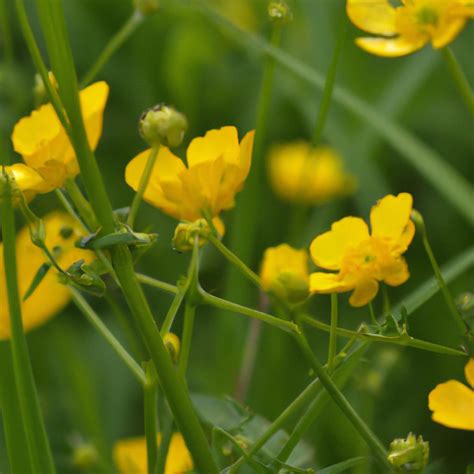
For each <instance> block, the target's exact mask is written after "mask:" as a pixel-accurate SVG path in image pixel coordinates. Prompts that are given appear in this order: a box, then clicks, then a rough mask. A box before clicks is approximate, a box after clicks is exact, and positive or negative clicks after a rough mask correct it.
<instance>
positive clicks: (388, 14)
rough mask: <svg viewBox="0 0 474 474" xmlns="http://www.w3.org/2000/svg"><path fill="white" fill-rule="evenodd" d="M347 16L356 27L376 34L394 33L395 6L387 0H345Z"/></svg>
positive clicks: (395, 30)
mask: <svg viewBox="0 0 474 474" xmlns="http://www.w3.org/2000/svg"><path fill="white" fill-rule="evenodd" d="M346 11H347V16H348V17H349V18H350V20H351V21H352V23H354V25H356V26H357V27H358V28H360V29H361V30H364V31H368V32H369V33H373V34H378V35H385V36H390V35H395V34H396V33H397V28H396V25H395V8H394V7H392V5H390V2H389V1H388V0H371V1H368V0H347V5H346Z"/></svg>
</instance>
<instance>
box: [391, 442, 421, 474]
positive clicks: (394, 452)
mask: <svg viewBox="0 0 474 474" xmlns="http://www.w3.org/2000/svg"><path fill="white" fill-rule="evenodd" d="M429 455H430V446H429V443H428V441H423V437H422V436H418V437H416V435H414V434H413V433H409V434H408V436H407V438H406V439H403V438H399V439H395V440H393V441H392V442H391V443H390V449H389V453H388V461H389V462H390V464H392V465H393V466H395V467H398V468H401V469H402V472H414V473H417V472H418V473H422V472H423V470H424V468H425V467H426V465H427V464H428V458H429Z"/></svg>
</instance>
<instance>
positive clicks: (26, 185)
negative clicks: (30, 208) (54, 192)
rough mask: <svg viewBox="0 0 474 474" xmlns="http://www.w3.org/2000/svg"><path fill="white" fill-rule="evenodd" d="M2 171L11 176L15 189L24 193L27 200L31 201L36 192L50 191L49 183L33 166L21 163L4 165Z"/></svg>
mask: <svg viewBox="0 0 474 474" xmlns="http://www.w3.org/2000/svg"><path fill="white" fill-rule="evenodd" d="M2 171H4V172H5V173H7V175H8V176H10V178H13V180H14V183H15V184H16V187H17V189H19V190H20V191H21V192H22V193H23V194H24V196H25V198H26V200H27V201H31V200H32V199H33V198H34V197H35V196H36V194H38V193H47V192H49V191H51V187H50V186H49V184H48V183H47V182H46V181H45V180H44V179H43V178H42V177H41V176H40V175H39V174H38V173H37V172H36V171H35V170H34V169H33V168H30V167H29V166H27V165H25V164H23V163H16V164H14V165H11V166H4V167H3V168H2V170H0V172H2Z"/></svg>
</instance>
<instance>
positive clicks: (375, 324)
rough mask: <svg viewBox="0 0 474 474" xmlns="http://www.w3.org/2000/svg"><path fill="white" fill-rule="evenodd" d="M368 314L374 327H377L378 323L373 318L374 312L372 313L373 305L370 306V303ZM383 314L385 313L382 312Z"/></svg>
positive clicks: (374, 317)
mask: <svg viewBox="0 0 474 474" xmlns="http://www.w3.org/2000/svg"><path fill="white" fill-rule="evenodd" d="M368 306H369V314H370V321H371V322H372V324H373V325H374V326H378V325H379V322H378V321H377V317H376V316H375V311H374V305H373V304H372V301H370V302H369V305H368ZM383 313H384V314H386V313H385V311H384V312H383Z"/></svg>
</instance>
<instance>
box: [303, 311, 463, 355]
mask: <svg viewBox="0 0 474 474" xmlns="http://www.w3.org/2000/svg"><path fill="white" fill-rule="evenodd" d="M300 320H301V321H302V322H304V323H305V324H308V325H309V326H312V327H314V328H316V329H320V330H321V331H325V332H331V327H330V326H329V325H328V324H325V323H323V322H321V321H318V320H317V319H314V318H311V317H309V316H306V315H303V316H300ZM336 334H338V335H339V336H342V337H347V338H352V337H355V338H356V339H359V340H361V341H373V342H382V343H386V344H395V345H397V346H404V347H414V348H417V349H422V350H425V351H430V352H436V353H437V354H446V355H453V356H463V357H465V356H466V354H465V353H464V352H462V351H460V350H458V349H453V348H451V347H446V346H441V345H439V344H434V343H432V342H427V341H422V340H420V339H415V338H414V337H411V336H409V335H408V334H405V335H399V336H382V335H381V334H370V333H367V332H361V331H351V330H350V329H343V328H339V327H338V328H336Z"/></svg>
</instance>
